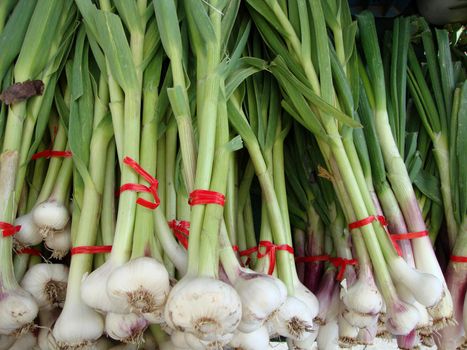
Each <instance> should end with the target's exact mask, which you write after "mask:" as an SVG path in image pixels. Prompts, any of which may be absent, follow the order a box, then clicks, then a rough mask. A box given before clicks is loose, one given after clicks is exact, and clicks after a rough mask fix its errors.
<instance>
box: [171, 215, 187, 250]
mask: <svg viewBox="0 0 467 350" xmlns="http://www.w3.org/2000/svg"><path fill="white" fill-rule="evenodd" d="M169 227H170V228H171V229H172V231H173V234H174V236H175V237H176V238H177V239H178V241H179V242H180V244H181V245H182V246H183V247H184V248H185V249H188V236H189V235H190V231H189V229H190V223H189V222H188V221H183V220H182V221H178V220H172V221H169Z"/></svg>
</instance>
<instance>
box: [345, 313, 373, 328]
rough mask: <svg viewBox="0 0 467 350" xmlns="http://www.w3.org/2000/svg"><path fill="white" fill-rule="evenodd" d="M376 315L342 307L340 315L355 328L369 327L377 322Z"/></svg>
mask: <svg viewBox="0 0 467 350" xmlns="http://www.w3.org/2000/svg"><path fill="white" fill-rule="evenodd" d="M378 315H379V314H376V315H371V314H362V313H359V312H356V311H354V310H351V309H344V310H343V311H342V317H343V318H344V319H345V320H346V321H347V322H348V323H349V324H350V325H352V326H354V327H357V328H366V327H371V326H372V325H374V324H376V323H377V322H378V318H379V317H378Z"/></svg>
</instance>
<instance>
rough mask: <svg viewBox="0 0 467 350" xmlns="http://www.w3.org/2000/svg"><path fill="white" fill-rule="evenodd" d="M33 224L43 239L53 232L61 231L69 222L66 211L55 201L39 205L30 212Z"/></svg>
mask: <svg viewBox="0 0 467 350" xmlns="http://www.w3.org/2000/svg"><path fill="white" fill-rule="evenodd" d="M32 217H33V220H34V223H35V224H36V225H37V227H38V228H39V232H40V234H41V235H42V237H43V238H46V237H47V236H48V235H49V234H50V233H51V232H53V231H62V230H63V229H64V228H65V226H66V224H67V223H68V221H69V220H70V213H69V212H68V209H67V208H66V207H65V205H63V203H60V202H58V201H55V200H48V201H45V202H42V203H40V204H39V205H37V206H36V207H34V209H33V210H32Z"/></svg>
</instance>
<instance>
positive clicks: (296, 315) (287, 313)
mask: <svg viewBox="0 0 467 350" xmlns="http://www.w3.org/2000/svg"><path fill="white" fill-rule="evenodd" d="M316 314H317V312H313V311H311V310H310V309H309V308H308V306H307V305H306V304H305V303H304V302H302V301H301V300H300V299H298V298H296V297H291V296H289V297H287V300H286V301H285V303H284V304H283V305H282V306H281V307H280V308H279V310H278V311H277V312H276V313H275V314H274V317H273V318H272V322H273V324H274V328H275V330H276V331H277V333H279V334H280V335H281V336H283V337H286V338H291V339H293V340H299V341H302V340H305V339H306V338H308V337H310V336H311V333H312V332H313V318H314V316H316ZM313 315H314V316H313Z"/></svg>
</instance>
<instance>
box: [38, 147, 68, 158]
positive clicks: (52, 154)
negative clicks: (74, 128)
mask: <svg viewBox="0 0 467 350" xmlns="http://www.w3.org/2000/svg"><path fill="white" fill-rule="evenodd" d="M72 156H73V154H72V153H71V151H54V150H51V149H46V150H45V151H41V152H37V153H35V154H33V155H32V157H31V159H32V160H36V159H39V158H47V159H50V158H70V157H72Z"/></svg>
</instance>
